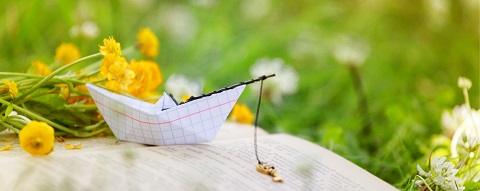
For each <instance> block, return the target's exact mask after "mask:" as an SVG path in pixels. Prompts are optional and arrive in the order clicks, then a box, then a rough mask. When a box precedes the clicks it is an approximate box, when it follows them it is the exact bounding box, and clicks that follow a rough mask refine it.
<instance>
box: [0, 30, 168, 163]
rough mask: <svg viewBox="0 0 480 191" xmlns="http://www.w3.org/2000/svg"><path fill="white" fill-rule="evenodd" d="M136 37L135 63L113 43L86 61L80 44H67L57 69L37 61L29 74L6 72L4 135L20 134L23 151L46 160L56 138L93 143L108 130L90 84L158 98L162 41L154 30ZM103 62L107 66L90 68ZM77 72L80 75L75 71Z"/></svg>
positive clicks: (0, 126)
mask: <svg viewBox="0 0 480 191" xmlns="http://www.w3.org/2000/svg"><path fill="white" fill-rule="evenodd" d="M136 37H137V40H138V44H137V46H135V47H136V48H137V49H138V52H139V53H140V55H141V56H139V58H137V59H132V60H130V61H127V59H126V58H125V57H124V55H123V52H122V48H121V44H120V43H119V42H117V41H116V40H115V39H114V38H113V37H108V38H105V39H104V40H103V44H102V45H99V53H96V54H92V55H89V56H85V57H81V53H80V49H79V48H78V47H77V46H76V45H75V44H73V43H62V44H60V45H59V46H58V47H57V48H56V51H55V56H54V57H53V59H52V60H53V63H52V64H49V65H48V64H45V62H43V61H40V60H35V61H33V62H32V63H31V64H30V67H29V69H28V70H27V72H26V73H15V72H2V73H1V74H0V76H1V78H2V80H1V82H2V84H0V104H1V106H0V131H3V130H5V129H9V130H11V131H13V132H15V133H17V134H18V135H19V139H20V145H21V146H22V148H23V149H24V150H25V151H27V152H29V153H30V154H32V155H46V154H48V153H50V152H51V151H52V150H53V142H54V140H55V136H66V135H69V136H75V137H91V136H94V135H97V134H100V133H102V132H104V131H106V130H108V129H109V128H108V126H107V125H106V123H105V121H104V120H103V119H102V117H101V116H100V114H99V112H98V110H97V108H96V106H95V105H94V101H93V99H91V97H90V94H89V92H88V90H87V88H86V86H85V84H86V83H94V84H96V85H98V86H103V87H104V88H106V89H109V90H110V91H114V92H117V93H125V94H130V95H132V96H135V97H137V98H140V99H151V97H153V96H156V90H157V89H158V88H159V87H160V86H161V85H162V83H163V77H162V72H161V69H160V67H159V65H158V64H157V63H155V62H154V61H152V60H151V58H153V57H155V56H157V55H158V50H159V42H158V39H157V38H156V36H155V34H154V33H153V32H152V31H151V30H150V29H148V28H142V29H140V31H139V32H138V34H137V36H136ZM132 53H133V51H129V53H127V56H129V57H135V55H128V54H132ZM100 56H103V58H102V59H101V62H96V61H93V62H90V63H88V62H85V61H88V60H93V59H95V58H97V59H98V57H100ZM142 58H146V60H144V59H142ZM82 64H83V65H82ZM72 66H75V69H78V70H77V71H72V68H73V67H72ZM152 99H154V98H152ZM46 108H48V109H46ZM80 147H81V146H80ZM80 147H78V148H80ZM10 148H11V147H10ZM10 148H9V147H8V146H6V147H4V148H2V149H3V150H8V149H10ZM75 148H77V147H75Z"/></svg>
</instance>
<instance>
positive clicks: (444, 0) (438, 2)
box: [425, 0, 450, 27]
mask: <svg viewBox="0 0 480 191" xmlns="http://www.w3.org/2000/svg"><path fill="white" fill-rule="evenodd" d="M425 7H426V8H427V11H426V12H427V16H428V19H429V20H430V24H431V25H432V26H433V27H440V26H442V25H444V24H445V22H446V21H447V19H448V16H449V14H450V10H449V9H450V1H448V0H425Z"/></svg>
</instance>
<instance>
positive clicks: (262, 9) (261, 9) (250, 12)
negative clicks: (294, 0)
mask: <svg viewBox="0 0 480 191" xmlns="http://www.w3.org/2000/svg"><path fill="white" fill-rule="evenodd" d="M241 2H242V4H241V7H240V9H241V11H242V13H243V16H245V18H247V19H249V20H259V19H261V18H263V17H265V16H266V15H267V14H268V12H269V11H270V7H271V5H270V4H271V3H270V0H244V1H241Z"/></svg>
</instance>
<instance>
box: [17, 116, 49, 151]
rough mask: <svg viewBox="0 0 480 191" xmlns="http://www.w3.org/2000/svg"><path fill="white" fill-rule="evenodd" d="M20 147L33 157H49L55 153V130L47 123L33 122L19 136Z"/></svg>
mask: <svg viewBox="0 0 480 191" xmlns="http://www.w3.org/2000/svg"><path fill="white" fill-rule="evenodd" d="M18 137H19V139H20V146H22V148H23V150H25V151H26V152H28V153H30V154H31V155H34V156H35V155H47V154H49V153H50V152H52V151H53V141H54V140H55V136H54V130H53V128H52V127H50V125H48V124H47V123H45V122H38V121H32V122H30V123H28V124H27V125H25V127H23V128H22V130H20V133H19V134H18Z"/></svg>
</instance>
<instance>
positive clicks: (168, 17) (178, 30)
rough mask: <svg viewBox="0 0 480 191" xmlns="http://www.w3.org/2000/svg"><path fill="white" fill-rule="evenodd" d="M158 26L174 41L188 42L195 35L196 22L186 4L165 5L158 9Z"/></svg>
mask: <svg viewBox="0 0 480 191" xmlns="http://www.w3.org/2000/svg"><path fill="white" fill-rule="evenodd" d="M159 13H160V15H159V18H160V26H164V27H162V28H163V30H164V31H165V32H166V33H167V34H168V35H169V36H170V37H171V38H172V39H174V40H175V41H176V42H178V43H180V44H188V43H189V42H190V41H192V40H193V38H194V37H195V35H197V28H198V22H197V19H196V18H195V16H194V15H193V14H192V12H191V11H190V9H189V8H188V7H186V6H181V5H172V6H166V7H164V8H162V9H161V10H160V11H159Z"/></svg>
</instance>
